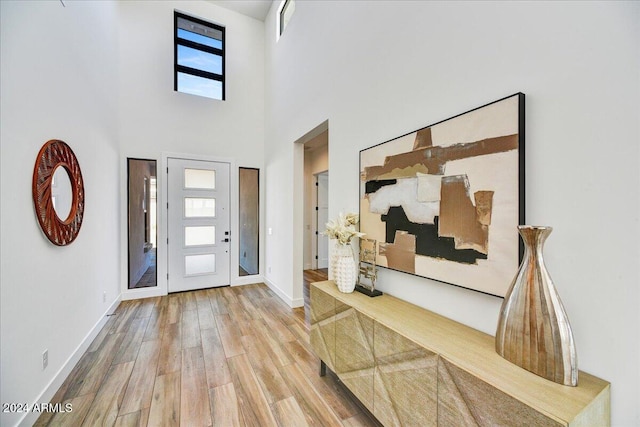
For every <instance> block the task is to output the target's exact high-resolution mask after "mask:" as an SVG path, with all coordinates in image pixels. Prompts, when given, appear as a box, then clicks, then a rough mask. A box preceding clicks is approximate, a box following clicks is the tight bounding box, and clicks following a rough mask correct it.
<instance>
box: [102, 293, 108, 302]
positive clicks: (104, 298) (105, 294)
mask: <svg viewBox="0 0 640 427" xmlns="http://www.w3.org/2000/svg"><path fill="white" fill-rule="evenodd" d="M102 302H107V291H104V292H103V293H102Z"/></svg>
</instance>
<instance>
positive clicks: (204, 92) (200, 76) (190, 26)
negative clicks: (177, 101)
mask: <svg viewBox="0 0 640 427" xmlns="http://www.w3.org/2000/svg"><path fill="white" fill-rule="evenodd" d="M174 24H175V25H174V27H175V33H174V38H175V46H174V47H175V50H174V58H175V60H174V70H175V71H174V90H175V91H178V92H183V93H190V94H193V95H199V96H206V97H207V98H213V99H219V100H224V99H225V85H224V81H225V72H224V50H225V40H224V27H222V26H220V25H217V24H214V23H211V22H207V21H204V20H202V19H199V18H194V17H192V16H188V15H185V14H183V13H180V12H177V11H174Z"/></svg>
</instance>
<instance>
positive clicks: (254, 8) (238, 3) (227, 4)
mask: <svg viewBox="0 0 640 427" xmlns="http://www.w3.org/2000/svg"><path fill="white" fill-rule="evenodd" d="M208 1H210V2H211V3H214V4H216V5H218V6H220V7H224V8H225V9H230V10H233V11H235V12H238V13H241V14H243V15H246V16H250V17H252V18H255V19H258V20H260V21H264V19H265V18H266V17H267V14H268V13H269V9H271V5H272V4H273V1H274V0H208Z"/></svg>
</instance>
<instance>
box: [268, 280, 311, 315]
mask: <svg viewBox="0 0 640 427" xmlns="http://www.w3.org/2000/svg"><path fill="white" fill-rule="evenodd" d="M264 283H265V284H266V285H267V286H268V287H269V289H271V290H272V291H273V292H275V294H276V295H278V297H279V298H280V299H281V300H282V301H284V302H285V304H287V305H288V306H289V307H291V308H296V307H303V306H304V298H296V299H292V298H291V297H289V295H287V294H286V293H284V292H283V291H282V289H280V288H279V287H278V286H276V285H275V284H274V283H273V282H272V281H271V280H269V279H267V278H266V277H265V278H264Z"/></svg>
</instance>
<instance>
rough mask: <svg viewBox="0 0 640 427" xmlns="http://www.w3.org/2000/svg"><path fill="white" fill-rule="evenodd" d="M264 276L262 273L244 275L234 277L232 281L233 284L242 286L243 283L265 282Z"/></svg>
mask: <svg viewBox="0 0 640 427" xmlns="http://www.w3.org/2000/svg"><path fill="white" fill-rule="evenodd" d="M263 282H264V278H263V277H262V274H253V275H251V276H242V277H238V278H236V279H233V281H232V282H231V286H241V285H253V284H254V283H263Z"/></svg>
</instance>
